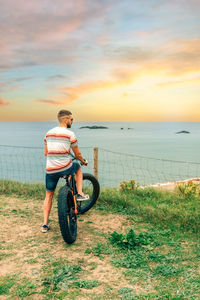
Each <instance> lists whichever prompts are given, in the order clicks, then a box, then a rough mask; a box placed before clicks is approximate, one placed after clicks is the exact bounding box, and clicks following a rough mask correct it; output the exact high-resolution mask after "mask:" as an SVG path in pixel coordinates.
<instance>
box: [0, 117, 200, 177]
mask: <svg viewBox="0 0 200 300" xmlns="http://www.w3.org/2000/svg"><path fill="white" fill-rule="evenodd" d="M57 125H58V123H57V122H0V149H1V162H0V174H3V173H4V175H3V176H4V177H6V175H5V173H6V174H8V172H7V171H6V172H5V166H3V167H2V166H1V164H2V162H4V156H6V155H8V152H9V151H11V149H15V151H17V150H16V149H18V150H19V151H22V149H23V148H24V149H26V148H38V149H41V151H43V150H42V149H43V140H44V136H45V134H46V132H47V131H48V130H49V129H51V128H53V127H55V126H57ZM94 125H96V126H104V127H106V128H104V129H89V128H82V127H86V126H94ZM71 130H72V131H74V132H75V135H76V137H77V139H78V143H79V147H80V149H85V148H91V149H92V148H94V147H98V148H99V149H103V151H104V153H106V152H105V151H108V153H110V155H109V158H108V159H109V160H110V161H112V159H113V161H115V169H116V172H117V173H118V172H120V166H119V168H118V166H117V164H118V162H117V160H118V161H119V160H120V164H121V166H122V165H123V160H124V162H125V163H126V166H125V169H127V168H130V165H129V164H128V160H129V158H131V156H133V157H134V156H135V157H136V158H137V156H138V159H139V157H143V158H148V159H149V161H152V159H154V160H155V162H156V161H158V160H166V161H176V162H193V163H200V122H74V123H73V125H72V128H71ZM6 146H7V148H5V147H6ZM12 147H13V148H12ZM8 149H9V150H8ZM24 151H25V150H24ZM35 151H36V152H37V151H40V150H37V149H35ZM83 152H84V151H83ZM9 153H10V152H9ZM21 153H22V157H23V156H24V155H23V151H22V152H21ZM85 153H86V156H87V152H85ZM112 153H113V155H112ZM115 153H116V155H117V153H118V156H116V157H115ZM88 155H91V152H88ZM129 155H131V156H129ZM86 158H88V157H86ZM104 158H105V155H104ZM104 158H102V162H103V160H104V165H106V162H105V159H104ZM6 159H7V160H8V157H7V158H6ZM18 159H19V160H20V158H18ZM88 159H91V160H92V158H88ZM142 160H143V159H142V158H141V161H142ZM147 162H148V160H147ZM147 162H145V163H147ZM109 163H110V162H109ZM113 163H114V162H113ZM154 165H155V164H154ZM42 167H43V166H42ZM137 167H139V166H137ZM131 168H132V167H131ZM133 168H135V165H133ZM141 168H142V169H144V166H141ZM151 168H152V166H151ZM158 168H163V164H162V165H160V167H158ZM167 168H168V169H169V166H168V167H167ZM171 168H172V169H173V168H174V166H173V164H172V163H171ZM175 168H176V167H175ZM104 170H105V167H104ZM104 170H102V171H101V172H102V173H103V172H104ZM90 171H92V169H90ZM106 172H107V173H109V170H108V171H106ZM114 172H115V171H114ZM198 172H199V169H198V171H197V173H198ZM195 175H198V174H195ZM101 176H103V174H102V175H101ZM110 176H112V177H113V176H114V175H111V174H110ZM141 176H142V175H141V174H140V177H141ZM145 176H147V175H146V174H145ZM149 176H151V177H152V175H149ZM199 176H200V174H199ZM8 177H9V176H8ZM125 177H127V176H125ZM125 179H130V178H125ZM159 180H164V178H163V179H162V178H161V179H159V178H155V179H154V181H159ZM118 181H119V180H118ZM120 181H121V179H120ZM151 181H152V180H147V183H151ZM113 182H115V179H113ZM118 183H119V182H118ZM152 183H153V182H152Z"/></svg>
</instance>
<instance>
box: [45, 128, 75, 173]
mask: <svg viewBox="0 0 200 300" xmlns="http://www.w3.org/2000/svg"><path fill="white" fill-rule="evenodd" d="M44 143H45V144H46V145H47V163H46V172H47V173H48V174H51V173H57V172H61V171H64V170H66V169H68V168H70V167H71V166H72V160H71V158H70V156H69V154H70V148H71V147H75V146H77V144H78V142H77V138H76V136H75V134H74V133H73V132H72V131H71V130H69V129H67V128H65V127H59V126H58V127H54V128H53V129H51V130H49V131H48V132H47V134H46V136H45V138H44Z"/></svg>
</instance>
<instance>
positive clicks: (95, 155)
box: [93, 147, 98, 179]
mask: <svg viewBox="0 0 200 300" xmlns="http://www.w3.org/2000/svg"><path fill="white" fill-rule="evenodd" d="M93 175H94V176H95V177H96V178H97V179H98V148H97V147H94V148H93Z"/></svg>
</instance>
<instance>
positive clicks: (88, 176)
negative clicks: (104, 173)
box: [79, 173, 100, 214]
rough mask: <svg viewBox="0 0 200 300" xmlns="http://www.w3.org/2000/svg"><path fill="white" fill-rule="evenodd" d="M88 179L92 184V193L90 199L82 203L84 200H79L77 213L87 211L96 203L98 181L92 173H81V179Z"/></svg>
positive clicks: (98, 191)
mask: <svg viewBox="0 0 200 300" xmlns="http://www.w3.org/2000/svg"><path fill="white" fill-rule="evenodd" d="M84 180H89V181H90V182H91V183H92V186H93V193H92V196H91V197H90V200H89V201H88V202H87V203H86V204H85V205H84V201H82V202H81V207H80V208H79V213H80V214H84V213H85V212H86V211H88V210H89V209H90V208H92V206H93V205H94V204H95V203H96V201H97V199H98V197H99V193H100V186H99V182H98V180H97V179H96V177H94V176H93V175H92V174H89V173H83V181H84Z"/></svg>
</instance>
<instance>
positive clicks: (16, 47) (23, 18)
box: [0, 0, 112, 70]
mask: <svg viewBox="0 0 200 300" xmlns="http://www.w3.org/2000/svg"><path fill="white" fill-rule="evenodd" d="M110 3H112V1H111V0H108V1H107V2H106V1H105V0H102V1H101V2H98V1H89V0H77V1H65V0H58V1H56V3H55V2H51V1H41V0H35V1H34V3H30V1H25V2H24V1H22V0H18V1H17V2H15V1H14V2H13V1H11V0H7V1H3V3H1V19H0V35H1V40H0V51H1V56H2V57H4V60H3V62H1V63H0V69H1V70H8V69H13V68H19V67H30V66H37V65H46V64H58V63H63V62H64V63H66V62H71V61H74V60H76V59H77V57H78V56H79V54H77V55H76V53H78V51H79V49H80V47H81V43H82V41H83V39H84V38H85V36H86V32H87V30H86V31H84V29H87V28H91V25H92V24H96V22H98V19H99V18H100V17H103V15H104V12H105V11H106V10H107V7H109V5H110ZM93 27H94V26H93ZM93 27H92V28H93ZM88 38H89V36H87V39H88Z"/></svg>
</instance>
